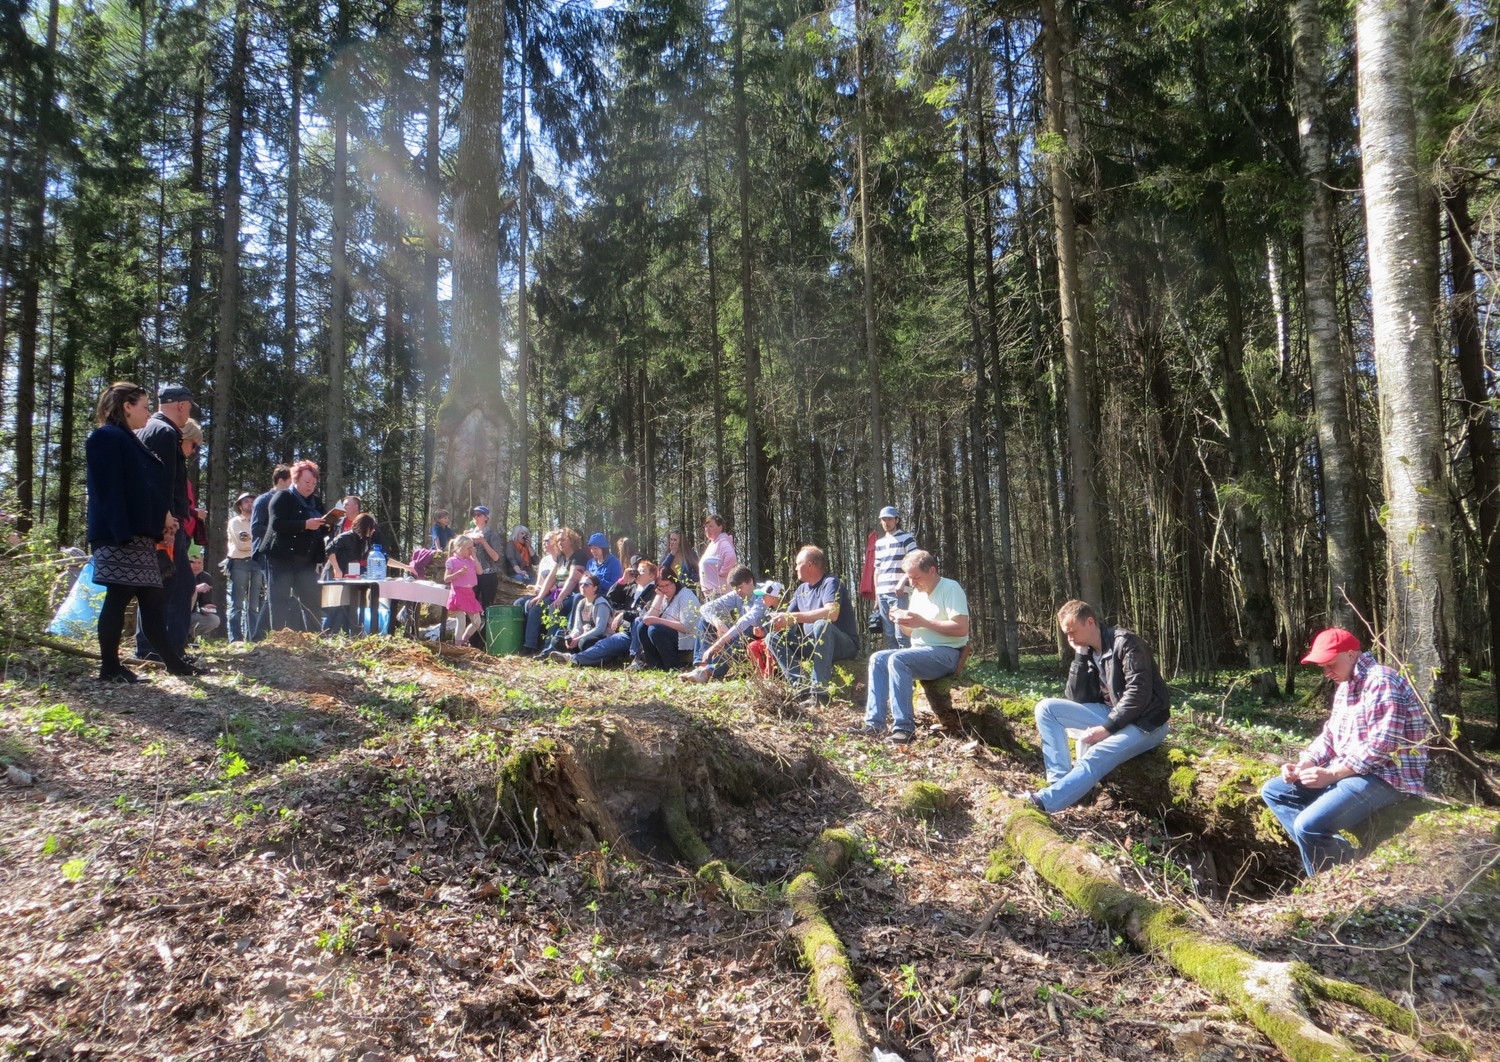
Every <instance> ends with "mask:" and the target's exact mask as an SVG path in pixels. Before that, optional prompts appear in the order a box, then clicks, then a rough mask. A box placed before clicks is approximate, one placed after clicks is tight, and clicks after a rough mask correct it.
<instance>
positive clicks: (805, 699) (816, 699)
mask: <svg viewBox="0 0 1500 1062" xmlns="http://www.w3.org/2000/svg"><path fill="white" fill-rule="evenodd" d="M829 699H830V698H829V696H828V691H827V690H808V691H807V692H806V693H805V694H803V696H802V707H804V708H827V707H828V701H829Z"/></svg>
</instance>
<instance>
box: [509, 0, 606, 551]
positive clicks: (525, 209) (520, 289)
mask: <svg viewBox="0 0 1500 1062" xmlns="http://www.w3.org/2000/svg"><path fill="white" fill-rule="evenodd" d="M520 30H521V46H520V48H518V49H517V52H518V54H520V55H521V56H522V60H521V62H519V63H517V64H516V69H517V72H518V73H517V76H518V77H519V78H520V79H521V84H520V86H519V89H520V110H521V121H520V125H521V153H520V156H521V157H520V159H519V160H518V161H517V164H516V206H517V211H518V213H519V214H520V218H519V225H518V226H517V228H518V230H519V234H520V245H519V246H518V247H517V249H516V273H517V282H516V423H517V425H518V428H517V430H516V442H517V445H516V460H517V462H519V463H520V466H521V491H520V493H521V523H523V524H530V523H531V420H530V418H529V416H528V412H529V409H528V403H527V400H528V399H529V398H530V394H529V387H530V384H531V379H530V377H531V329H530V325H529V324H528V310H529V306H528V300H529V297H530V296H529V293H528V292H527V290H526V249H527V248H526V245H527V244H528V243H529V242H530V239H531V187H530V176H531V142H530V132H531V128H530V125H531V123H530V122H529V121H528V120H527V117H526V87H527V86H526V70H527V64H526V61H525V58H524V57H525V55H526V35H527V33H528V32H529V26H528V23H527V4H526V2H525V0H522V2H521V5H520ZM536 541H537V543H538V545H540V543H541V538H540V537H538V538H537V539H536ZM629 561H630V558H629V557H622V558H621V559H620V562H621V563H622V564H625V563H629Z"/></svg>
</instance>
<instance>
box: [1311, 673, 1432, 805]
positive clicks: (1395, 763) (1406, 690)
mask: <svg viewBox="0 0 1500 1062" xmlns="http://www.w3.org/2000/svg"><path fill="white" fill-rule="evenodd" d="M1426 741H1427V713H1426V712H1424V711H1423V710H1422V705H1421V704H1420V703H1418V701H1417V694H1416V691H1415V690H1413V689H1412V688H1411V683H1410V682H1407V681H1406V679H1404V678H1402V677H1401V675H1400V673H1399V672H1397V671H1396V670H1395V669H1394V668H1389V667H1386V666H1385V665H1384V664H1382V663H1380V662H1379V661H1378V660H1376V659H1375V657H1374V656H1372V655H1371V654H1370V653H1361V654H1360V655H1359V659H1357V660H1356V661H1355V662H1354V673H1353V674H1351V675H1350V676H1349V681H1348V682H1342V683H1340V684H1339V688H1338V692H1336V693H1335V694H1334V695H1333V714H1332V715H1330V716H1329V717H1328V722H1327V723H1325V724H1324V725H1323V732H1322V733H1321V734H1319V735H1318V736H1317V738H1316V739H1315V740H1314V741H1313V743H1312V744H1311V745H1309V746H1308V747H1307V751H1306V752H1305V753H1303V756H1302V758H1303V760H1304V761H1305V762H1308V763H1311V764H1313V765H1315V766H1318V767H1326V766H1328V765H1329V764H1330V763H1338V764H1341V765H1344V766H1347V767H1349V768H1350V769H1352V770H1353V771H1355V772H1356V773H1357V774H1373V775H1375V776H1376V777H1377V778H1381V779H1383V780H1384V781H1387V782H1389V783H1390V784H1391V785H1392V786H1394V787H1395V788H1396V789H1399V790H1400V791H1401V792H1403V793H1412V794H1415V795H1416V796H1422V795H1423V794H1424V793H1425V792H1426V790H1425V789H1424V788H1423V785H1422V775H1423V773H1424V772H1425V771H1426V769H1427V748H1426V744H1425V742H1426Z"/></svg>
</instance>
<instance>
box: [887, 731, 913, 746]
mask: <svg viewBox="0 0 1500 1062" xmlns="http://www.w3.org/2000/svg"><path fill="white" fill-rule="evenodd" d="M915 737H916V735H915V734H913V733H912V732H911V731H910V730H892V731H891V736H890V737H888V738H886V740H887V741H889V742H890V743H891V744H892V745H910V744H911V743H912V741H913V739H915Z"/></svg>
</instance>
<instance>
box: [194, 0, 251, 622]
mask: <svg viewBox="0 0 1500 1062" xmlns="http://www.w3.org/2000/svg"><path fill="white" fill-rule="evenodd" d="M249 64H250V4H249V0H238V2H237V3H236V4H235V9H234V46H233V52H232V53H231V57H230V68H229V83H228V84H227V85H226V86H225V95H226V97H227V102H228V105H229V114H228V118H227V123H228V124H227V127H226V129H225V133H224V236H223V240H222V244H223V248H222V251H221V255H220V264H219V325H218V331H217V334H216V335H215V337H214V381H213V388H214V389H213V395H214V403H213V411H214V422H213V427H214V435H213V439H212V443H213V445H212V446H210V447H209V448H208V498H207V506H208V526H209V527H223V526H224V524H225V522H226V521H227V520H228V517H229V512H228V510H229V458H230V454H231V453H232V452H233V446H234V440H233V435H234V432H233V426H234V416H235V410H234V367H235V351H236V347H237V345H238V344H237V343H236V339H237V337H238V333H239V312H240V304H239V299H240V198H241V195H242V186H241V180H240V164H241V162H242V159H243V155H244V144H245V72H246V69H247V68H248V66H249ZM199 504H203V500H202V499H200V501H199ZM224 552H225V543H224V536H223V535H221V534H220V535H209V536H208V557H207V560H206V561H205V567H206V568H207V569H208V570H209V571H214V570H216V569H217V568H218V566H219V563H220V562H221V561H222V560H223V559H224ZM214 597H215V600H217V601H218V603H219V609H220V614H221V615H228V614H229V613H228V608H227V605H226V604H225V601H226V598H225V587H224V585H223V583H222V582H221V583H220V584H219V585H218V586H217V587H216V590H215V594H214Z"/></svg>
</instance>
